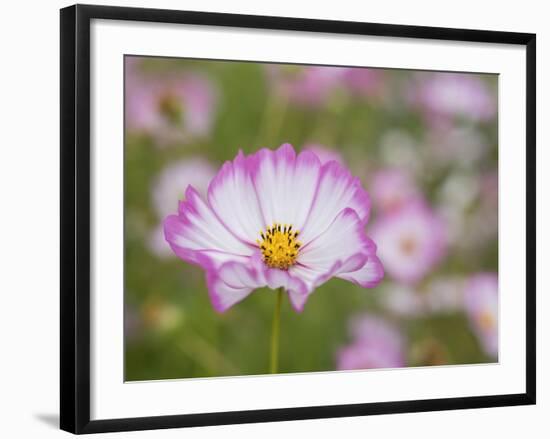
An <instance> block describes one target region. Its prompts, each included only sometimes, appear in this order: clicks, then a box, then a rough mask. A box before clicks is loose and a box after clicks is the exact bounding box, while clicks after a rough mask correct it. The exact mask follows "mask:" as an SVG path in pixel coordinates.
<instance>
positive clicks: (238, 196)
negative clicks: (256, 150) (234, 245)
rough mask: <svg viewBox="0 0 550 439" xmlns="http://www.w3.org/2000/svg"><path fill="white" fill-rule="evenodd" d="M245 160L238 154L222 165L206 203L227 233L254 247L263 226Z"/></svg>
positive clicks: (211, 186) (240, 153)
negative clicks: (232, 159) (231, 233)
mask: <svg viewBox="0 0 550 439" xmlns="http://www.w3.org/2000/svg"><path fill="white" fill-rule="evenodd" d="M246 161H247V159H246V158H245V157H244V155H243V153H242V152H239V154H238V155H237V157H236V158H235V160H234V161H233V162H226V163H225V164H224V165H223V167H222V169H221V170H220V172H218V174H217V175H216V177H215V178H214V179H213V180H212V182H211V183H210V186H209V188H208V202H209V203H210V206H211V207H212V210H213V211H214V212H215V213H216V214H217V216H218V218H219V219H220V221H221V222H222V223H223V224H225V226H226V227H227V228H228V229H229V230H231V231H232V232H233V233H234V234H235V235H236V236H237V237H239V238H240V239H241V240H243V241H245V242H248V243H250V244H254V243H255V242H256V239H258V238H259V235H260V231H261V230H263V229H264V225H265V224H264V220H263V218H262V214H261V210H260V205H259V203H258V197H257V196H256V190H255V189H254V186H253V184H252V179H251V176H250V173H249V171H248V168H247V165H246Z"/></svg>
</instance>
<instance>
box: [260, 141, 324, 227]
mask: <svg viewBox="0 0 550 439" xmlns="http://www.w3.org/2000/svg"><path fill="white" fill-rule="evenodd" d="M250 161H251V167H252V168H253V169H254V171H253V181H254V186H255V188H256V193H257V194H258V199H259V201H260V205H261V209H262V213H263V216H264V219H265V221H266V225H271V224H273V223H274V222H277V223H282V224H292V226H293V227H294V229H295V230H301V229H302V226H303V225H304V223H305V222H306V219H307V217H308V214H309V211H310V208H311V203H312V201H313V197H314V194H315V190H316V187H317V183H318V180H319V175H320V169H321V165H320V163H319V159H318V158H317V156H315V154H313V153H311V152H309V151H304V152H301V153H300V154H298V156H296V153H295V152H294V149H293V148H292V146H290V145H288V144H285V145H282V146H281V147H280V148H279V149H278V150H277V151H271V150H268V149H262V150H260V151H258V152H257V153H256V154H254V155H253V156H252V157H251V158H250Z"/></svg>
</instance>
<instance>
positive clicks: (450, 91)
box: [411, 73, 497, 122]
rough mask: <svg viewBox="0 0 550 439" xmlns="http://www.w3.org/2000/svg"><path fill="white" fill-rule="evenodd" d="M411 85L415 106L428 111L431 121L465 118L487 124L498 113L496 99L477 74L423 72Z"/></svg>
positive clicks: (427, 114)
mask: <svg viewBox="0 0 550 439" xmlns="http://www.w3.org/2000/svg"><path fill="white" fill-rule="evenodd" d="M412 86H413V87H414V89H413V90H412V92H411V98H412V100H413V103H414V104H416V105H417V106H418V107H420V108H421V109H422V110H423V111H424V112H425V114H426V116H427V117H428V119H430V118H434V119H435V120H436V121H437V120H438V119H439V118H441V117H443V118H447V117H463V118H466V119H469V120H473V121H481V122H485V121H488V120H490V119H492V118H493V117H494V116H495V114H496V111H497V105H496V99H495V98H494V96H493V94H492V92H491V90H490V89H489V86H488V85H487V83H486V82H485V81H483V79H481V77H480V76H478V75H473V74H470V75H468V74H464V73H459V74H456V73H423V74H420V75H419V81H418V82H414V83H413V84H412Z"/></svg>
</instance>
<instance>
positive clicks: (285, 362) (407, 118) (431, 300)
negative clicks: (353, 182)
mask: <svg viewBox="0 0 550 439" xmlns="http://www.w3.org/2000/svg"><path fill="white" fill-rule="evenodd" d="M125 110H126V121H125V122H126V138H125V212H126V217H125V236H126V241H125V343H126V346H125V368H126V370H125V375H126V379H127V380H153V379H167V378H184V377H207V376H222V375H245V374H262V373H266V371H267V368H268V354H269V336H270V328H271V317H272V313H273V306H274V302H275V295H274V294H273V292H272V291H270V290H267V289H266V290H258V291H257V292H255V293H253V294H252V295H250V296H249V297H248V298H247V299H245V300H244V301H243V302H241V303H239V304H237V305H236V306H234V307H233V308H231V309H230V310H229V311H227V312H226V313H224V314H218V313H216V312H215V311H214V310H213V308H212V306H211V304H210V302H209V299H208V295H207V292H206V286H205V281H204V276H203V273H202V271H201V270H200V269H199V268H196V267H193V266H190V265H189V264H187V263H185V262H183V261H181V260H179V259H177V258H176V257H175V256H173V255H172V253H171V251H170V249H169V247H168V245H167V244H166V243H165V242H164V239H163V235H162V229H161V221H162V219H163V218H164V217H165V216H166V215H168V214H169V213H173V212H175V211H176V209H177V200H178V199H180V198H181V197H183V192H184V190H185V188H186V186H187V185H188V184H192V185H193V186H194V187H195V188H196V189H197V190H199V192H203V193H204V192H205V191H206V188H207V185H208V182H209V180H210V179H211V178H212V176H213V175H214V174H215V172H216V170H217V169H218V167H219V166H220V165H221V164H222V163H223V162H224V161H225V160H230V159H232V158H233V157H234V156H235V155H236V153H237V151H238V150H239V149H242V150H243V151H244V152H246V153H250V152H253V151H255V150H257V149H258V148H260V147H264V146H267V147H271V148H275V147H277V146H279V145H280V144H281V143H285V142H288V143H291V144H293V145H294V146H295V148H296V149H298V150H302V149H310V150H313V151H314V152H316V153H317V154H318V155H319V157H320V159H321V160H322V161H328V160H338V161H341V162H342V163H345V164H346V165H347V166H348V167H350V168H351V170H352V172H353V173H354V174H355V175H357V176H359V177H360V178H361V179H362V181H363V183H364V186H365V188H366V189H367V191H368V192H369V193H370V195H371V199H372V203H373V208H372V214H371V219H370V221H369V224H368V226H367V234H369V235H370V236H371V237H373V239H374V240H375V242H376V243H377V245H378V248H379V250H378V251H379V255H380V258H381V260H382V262H383V264H384V266H385V269H386V276H385V278H384V280H383V282H382V283H381V284H380V285H379V286H378V287H377V288H374V289H368V290H366V289H362V288H360V287H357V286H355V285H353V284H350V283H348V282H345V281H342V280H337V279H333V280H331V281H329V282H328V283H326V284H324V285H323V286H321V287H320V288H318V290H317V291H316V292H315V293H314V294H313V295H312V296H310V298H309V300H308V302H307V304H306V307H305V310H304V312H303V313H301V314H296V313H295V312H294V311H292V310H291V308H290V306H289V304H288V302H285V304H284V306H283V314H282V321H281V331H282V332H281V353H280V371H281V372H283V373H284V372H307V371H325V370H335V369H365V368H383V367H404V366H428V365H443V364H466V363H479V362H493V361H496V359H497V356H498V320H497V302H498V293H497V291H498V284H497V271H498V265H497V264H498V258H497V256H498V241H497V239H498V223H497V218H498V174H497V160H498V156H497V153H498V149H497V140H498V139H497V77H496V76H495V75H481V74H456V73H441V72H418V71H406V70H384V69H367V68H335V67H316V66H294V65H276V64H269V65H268V64H258V63H248V62H219V61H198V60H182V59H160V58H139V57H126V59H125Z"/></svg>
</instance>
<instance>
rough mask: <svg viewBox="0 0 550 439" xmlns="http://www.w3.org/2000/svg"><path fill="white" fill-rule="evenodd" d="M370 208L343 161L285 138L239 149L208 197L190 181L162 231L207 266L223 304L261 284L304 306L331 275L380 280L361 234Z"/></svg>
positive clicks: (184, 254)
mask: <svg viewBox="0 0 550 439" xmlns="http://www.w3.org/2000/svg"><path fill="white" fill-rule="evenodd" d="M369 210H370V201H369V196H368V194H367V192H366V191H365V190H364V189H363V188H362V187H361V184H360V181H359V179H358V178H354V177H353V176H352V175H351V174H350V172H349V171H348V170H347V169H346V168H344V167H343V166H342V165H340V164H338V163H337V162H334V161H331V162H328V163H325V164H324V165H321V163H320V161H319V159H318V157H317V156H316V155H315V154H314V153H312V152H309V151H303V152H301V153H300V154H298V155H296V153H295V151H294V149H293V147H292V146H291V145H289V144H285V145H282V146H281V147H280V148H279V149H277V150H276V151H271V150H269V149H265V148H264V149H261V150H259V151H258V152H256V153H255V154H252V155H249V156H245V155H244V154H243V153H242V152H239V154H238V155H237V157H236V158H235V159H234V160H233V161H232V162H226V163H225V164H224V165H223V166H222V168H221V169H220V171H219V172H218V174H217V175H216V177H215V178H214V179H213V180H212V181H211V183H210V185H209V187H208V195H207V197H206V200H203V199H202V198H201V197H200V195H199V194H198V193H197V191H196V189H195V188H193V187H192V186H188V187H187V190H186V193H185V200H184V201H181V202H180V204H179V212H178V214H177V215H170V216H168V217H167V218H166V219H165V222H164V230H165V236H166V240H167V241H168V243H169V244H170V246H171V247H172V250H173V251H174V252H175V253H176V255H177V256H178V257H180V258H181V259H183V260H184V261H186V262H189V263H192V264H196V265H198V266H200V267H202V268H203V269H204V270H205V272H206V280H207V285H208V291H209V295H210V299H211V301H212V304H213V306H214V308H215V309H216V310H217V311H220V312H222V311H225V310H227V309H228V308H230V307H231V306H233V305H234V304H235V303H237V302H239V301H241V300H243V299H244V298H245V297H247V296H248V295H249V294H250V293H251V292H252V291H253V290H255V289H256V288H260V287H263V286H268V287H269V288H272V289H276V288H280V287H281V288H284V289H285V290H286V291H287V293H288V295H289V298H290V302H291V304H292V306H293V307H294V309H295V310H297V311H301V310H302V309H303V307H304V305H305V303H306V301H307V298H308V296H309V295H310V294H311V292H312V291H313V290H314V289H315V288H316V287H317V286H319V285H321V284H322V283H324V282H326V281H327V280H328V279H330V278H331V277H339V278H342V279H345V280H348V281H351V282H353V283H355V284H357V285H360V286H362V287H373V286H375V285H376V284H378V282H380V280H381V279H382V276H383V269H382V265H381V263H380V261H379V260H378V258H377V256H376V245H375V244H374V242H373V241H372V240H371V239H369V238H368V237H367V236H366V235H365V232H364V227H365V224H366V223H367V221H368V218H369Z"/></svg>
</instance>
